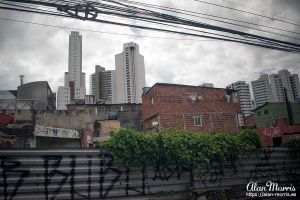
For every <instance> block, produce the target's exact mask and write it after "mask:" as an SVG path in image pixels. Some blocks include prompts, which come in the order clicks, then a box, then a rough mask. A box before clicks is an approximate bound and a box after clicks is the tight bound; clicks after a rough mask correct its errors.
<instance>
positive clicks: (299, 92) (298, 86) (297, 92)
mask: <svg viewBox="0 0 300 200" xmlns="http://www.w3.org/2000/svg"><path fill="white" fill-rule="evenodd" d="M290 80H291V85H292V91H293V96H294V99H300V83H299V77H298V75H297V74H292V75H291V76H290Z"/></svg>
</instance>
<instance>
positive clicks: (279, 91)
mask: <svg viewBox="0 0 300 200" xmlns="http://www.w3.org/2000/svg"><path fill="white" fill-rule="evenodd" d="M267 88H270V90H269V89H267ZM284 89H285V90H286V94H287V98H288V100H289V101H290V102H294V101H295V100H296V99H297V98H299V94H300V84H299V77H298V75H297V74H293V75H291V73H290V72H289V71H288V70H286V69H284V70H280V71H279V72H278V74H271V75H270V76H268V75H267V74H264V75H262V76H261V77H260V78H259V79H258V80H256V81H252V90H253V96H254V100H255V104H256V107H258V106H260V105H263V104H264V103H266V102H285V101H286V98H285V92H284ZM269 97H271V98H269Z"/></svg>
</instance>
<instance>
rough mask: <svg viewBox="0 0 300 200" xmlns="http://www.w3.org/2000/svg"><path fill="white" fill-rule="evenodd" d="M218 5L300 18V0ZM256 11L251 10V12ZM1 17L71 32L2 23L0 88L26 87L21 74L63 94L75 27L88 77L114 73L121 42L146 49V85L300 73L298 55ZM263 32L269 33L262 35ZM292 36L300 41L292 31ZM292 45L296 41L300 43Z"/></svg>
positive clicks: (204, 8) (193, 6)
mask: <svg viewBox="0 0 300 200" xmlns="http://www.w3.org/2000/svg"><path fill="white" fill-rule="evenodd" d="M141 2H147V3H153V4H158V5H161V6H169V7H174V8H180V9H186V10H190V11H194V12H203V13H207V14H211V15H216V16H220V17H227V18H233V19H239V20H243V21H247V22H250V23H255V24H259V25H267V26H271V27H275V28H280V29H283V30H288V31H293V32H300V29H299V27H296V26H293V25H291V24H286V23H282V22H278V21H275V20H270V19H265V18H261V17H258V16H254V15H248V14H245V13H238V12H234V11H233V10H226V9H224V8H220V7H215V6H212V5H207V4H201V3H199V2H196V1H188V2H184V3H183V2H180V1H174V0H173V1H170V0H166V1H163V2H162V1H159V0H152V1H143V0H142V1H141ZM212 2H214V3H220V4H224V5H226V6H229V7H232V8H238V9H243V10H248V11H251V12H255V13H260V12H259V11H257V10H261V11H262V12H263V13H264V15H268V16H274V17H276V18H280V17H281V16H282V17H286V18H289V19H293V20H296V21H300V13H299V10H300V3H299V1H290V0H288V1H275V0H273V1H272V0H265V1H263V2H262V1H253V0H252V1H247V2H242V3H241V2H240V1H236V0H232V2H233V3H228V2H226V1H222V2H220V1H218V0H212ZM241 4H242V5H241ZM251 8H253V9H252V10H251ZM0 17H1V18H5V19H12V20H18V21H25V22H34V23H40V24H46V25H54V26H60V27H66V29H64V28H55V27H49V26H40V25H34V24H28V23H20V22H16V21H8V20H0V41H1V43H0V80H1V84H0V89H16V88H17V86H18V85H19V83H20V80H19V75H21V74H22V75H25V78H24V82H25V83H26V82H33V81H42V80H45V81H48V82H49V85H50V87H51V88H52V90H53V91H57V87H58V86H62V85H64V72H65V71H67V68H68V50H67V49H68V40H67V39H66V38H67V37H68V35H69V34H70V31H71V30H72V28H74V30H76V29H77V28H78V29H82V30H80V34H81V35H82V37H83V38H84V41H83V52H82V62H83V63H82V70H83V71H84V72H86V76H87V77H89V75H90V74H92V73H93V71H94V66H95V65H101V66H105V68H106V70H112V69H114V68H115V66H114V65H115V64H114V55H115V54H117V53H119V52H120V47H121V46H122V44H124V43H128V42H135V43H137V44H139V46H140V51H141V52H142V53H143V55H144V57H145V66H146V68H145V73H146V77H145V78H146V85H147V86H152V85H153V84H154V83H156V82H165V83H178V84H189V85H200V84H201V83H203V82H207V83H213V84H214V86H215V87H225V86H226V85H228V84H230V83H233V82H236V81H238V80H244V81H246V82H247V83H250V82H251V81H252V80H255V79H257V77H258V76H259V75H260V74H262V73H268V74H273V73H277V72H278V71H280V70H282V69H287V70H289V71H290V72H291V73H292V74H300V59H299V55H298V54H294V53H285V52H281V51H275V50H269V49H264V48H258V47H251V46H247V45H242V44H237V43H230V42H219V41H216V40H208V39H203V38H195V37H183V36H179V35H174V34H165V33H158V32H150V31H146V30H138V29H133V28H126V27H118V26H112V25H105V24H100V23H93V22H87V21H81V20H76V19H66V18H61V17H49V16H41V15H38V14H28V13H20V12H13V11H6V10H2V11H1V14H0ZM104 19H105V16H104ZM193 19H194V20H197V21H199V22H210V23H211V21H209V20H205V19H203V18H199V17H197V18H196V17H195V18H193ZM214 23H215V24H216V25H221V26H224V27H231V28H235V29H238V30H243V31H246V32H249V29H247V28H238V27H233V26H230V25H228V24H224V23H221V22H214ZM84 30H85V31H84ZM88 30H92V31H93V30H95V31H98V32H92V31H88ZM104 32H106V33H104ZM108 33H109V34H108ZM257 33H258V34H259V35H264V36H270V35H269V34H267V33H265V32H262V31H260V32H257ZM286 34H290V35H291V36H293V37H296V36H295V35H294V34H291V33H286ZM144 36H146V37H144ZM163 38H164V39H163ZM174 38H175V39H174ZM287 40H288V39H287ZM290 40H291V41H292V42H298V41H299V40H293V39H290ZM298 43H299V42H298ZM86 86H87V88H89V87H88V86H89V83H88V78H86Z"/></svg>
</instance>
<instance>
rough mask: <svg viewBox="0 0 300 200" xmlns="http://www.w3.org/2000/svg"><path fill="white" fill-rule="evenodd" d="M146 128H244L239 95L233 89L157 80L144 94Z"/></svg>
mask: <svg viewBox="0 0 300 200" xmlns="http://www.w3.org/2000/svg"><path fill="white" fill-rule="evenodd" d="M142 100H143V104H142V105H143V129H144V131H148V130H151V129H152V128H153V127H154V126H157V125H158V126H159V127H162V128H183V129H185V130H187V131H191V132H208V133H216V132H221V131H224V132H228V133H237V132H239V131H240V130H241V125H243V124H242V122H241V121H242V120H241V110H240V103H239V97H238V94H237V93H236V92H235V91H233V90H228V89H223V88H222V89H221V88H209V87H200V86H189V85H177V84H166V83H156V84H155V85H154V86H152V87H151V88H150V89H149V90H148V91H147V92H145V93H144V94H143V97H142Z"/></svg>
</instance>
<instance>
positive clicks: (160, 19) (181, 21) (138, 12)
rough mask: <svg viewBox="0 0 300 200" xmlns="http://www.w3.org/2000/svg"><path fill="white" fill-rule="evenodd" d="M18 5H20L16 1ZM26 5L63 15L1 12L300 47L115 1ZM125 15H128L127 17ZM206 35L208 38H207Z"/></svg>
mask: <svg viewBox="0 0 300 200" xmlns="http://www.w3.org/2000/svg"><path fill="white" fill-rule="evenodd" d="M17 2H20V1H17ZM22 2H24V1H22ZM26 2H30V3H33V4H35V5H39V6H46V7H53V8H57V9H58V10H59V11H62V12H64V13H65V14H64V15H59V14H56V13H51V12H43V11H35V10H27V9H17V8H7V7H1V8H2V9H10V10H17V11H23V12H32V13H38V14H47V15H55V16H64V17H72V18H77V19H82V20H89V21H94V22H99V23H106V24H112V25H118V26H127V27H131V28H138V29H145V30H151V31H160V32H166V33H172V34H181V35H187V36H195V37H203V38H207V39H216V40H219V41H230V42H238V43H242V44H248V45H253V46H259V47H265V48H269V49H276V50H282V51H287V52H299V51H300V48H299V47H300V45H299V44H295V43H291V42H287V41H282V40H276V39H272V38H268V37H263V36H259V35H254V34H250V33H246V32H241V31H237V30H232V29H228V28H223V27H219V26H214V25H210V24H205V23H201V22H197V21H193V20H189V19H185V18H180V17H176V16H172V15H167V14H164V13H159V12H154V11H152V10H147V9H141V8H138V7H134V6H129V5H125V4H121V3H119V2H115V1H108V0H106V1H105V0H102V1H101V3H96V2H89V3H87V4H80V5H79V4H78V5H73V7H72V6H71V7H70V6H69V5H67V4H55V3H56V2H57V1H55V2H53V1H26ZM60 2H61V1H60ZM63 2H66V1H63ZM103 2H104V3H103ZM105 2H109V3H110V4H105ZM113 4H117V5H119V6H115V5H114V6H108V5H113ZM94 5H98V6H99V8H98V9H97V8H95V7H94ZM104 5H106V6H107V8H106V9H108V8H109V10H108V11H104V10H101V6H102V7H103V6H104ZM89 9H92V11H93V12H94V18H88V17H87V16H86V15H87V14H90V13H89ZM84 13H85V17H82V16H80V14H84ZM101 13H104V14H107V15H119V16H122V17H126V18H129V19H137V20H140V21H143V20H144V21H145V20H146V21H148V22H152V23H154V24H160V25H162V24H161V23H163V25H168V26H170V23H171V24H177V25H184V26H190V27H195V28H202V29H209V30H212V31H219V32H224V33H226V34H231V35H238V36H239V37H241V38H235V37H232V36H228V35H221V34H215V33H213V32H205V35H203V34H197V33H191V32H182V31H177V30H170V29H163V28H156V27H149V26H143V25H135V24H128V23H120V22H114V21H107V20H102V19H97V18H96V17H97V15H98V14H101ZM128 13H129V14H130V15H128ZM92 14H93V13H92ZM142 15H144V16H145V15H147V16H148V17H143V16H142ZM149 16H150V17H149ZM172 26H173V25H172ZM181 28H184V29H187V28H185V27H181ZM193 31H197V32H201V31H200V30H193ZM202 32H203V31H202ZM207 34H210V35H207ZM212 34H214V35H217V36H218V37H216V36H211V35H212Z"/></svg>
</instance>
